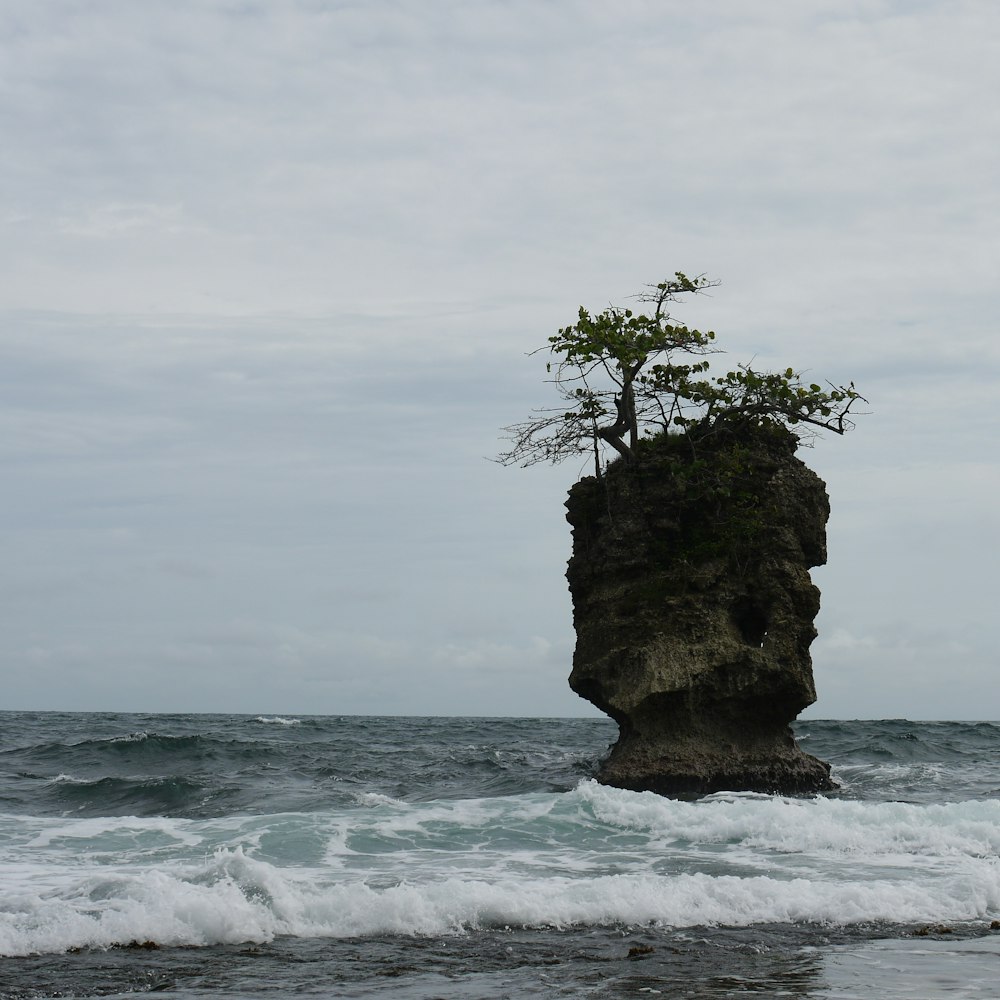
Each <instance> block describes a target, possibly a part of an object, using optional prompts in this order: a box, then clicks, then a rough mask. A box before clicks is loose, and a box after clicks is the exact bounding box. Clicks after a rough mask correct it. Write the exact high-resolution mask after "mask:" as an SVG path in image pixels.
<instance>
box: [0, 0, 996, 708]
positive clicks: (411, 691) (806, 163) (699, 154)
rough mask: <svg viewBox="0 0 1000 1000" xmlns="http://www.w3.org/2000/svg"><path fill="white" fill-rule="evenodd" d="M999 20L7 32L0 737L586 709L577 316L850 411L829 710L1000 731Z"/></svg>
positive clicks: (454, 11) (226, 14) (575, 16)
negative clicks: (97, 727) (558, 352)
mask: <svg viewBox="0 0 1000 1000" xmlns="http://www.w3.org/2000/svg"><path fill="white" fill-rule="evenodd" d="M998 93H1000V5H998V4H995V3H993V2H990V0H939V2H935V0H901V2H894V0H884V2H883V0H828V2H827V0H772V2H770V3H768V4H751V3H746V2H739V0H717V2H713V3H702V4H692V3H690V2H685V3H680V2H674V0H620V2H618V3H615V4H609V3H606V2H603V0H560V2H558V3H555V2H547V0H431V2H428V0H363V2H350V0H344V2H336V0H323V2H321V0H197V2H195V0H144V2H143V3H141V4H140V3H135V2H133V0H98V2H93V0H49V2H46V3H44V4H41V3H28V2H23V0H0V130H2V132H0V134H2V136H3V141H2V143H0V273H2V275H3V280H2V281H0V427H2V433H0V456H2V458H0V461H2V470H3V489H2V491H0V535H2V550H3V552H4V558H3V560H2V563H0V676H2V685H0V709H3V708H6V709H25V710H94V711H141V712H191V711H203V712H233V713H239V712H249V713H261V714H291V713H298V714H306V713H310V714H338V715H339V714H370V715H390V714H394V715H395V714H412V715H515V716H574V715H583V716H586V715H596V714H597V713H596V710H595V709H593V708H592V707H591V706H589V705H588V704H587V703H586V702H584V701H581V700H580V699H579V698H577V696H576V695H574V694H573V693H572V692H571V691H570V690H569V688H568V685H567V682H566V678H567V676H568V674H569V670H570V665H571V658H572V650H573V628H572V615H571V604H570V599H569V594H568V591H567V587H566V583H565V579H564V572H565V565H566V560H567V559H568V557H569V555H570V534H569V526H568V525H567V524H566V522H565V518H564V515H565V511H564V509H563V502H564V499H565V495H566V490H567V489H568V488H569V486H570V485H572V483H573V482H574V481H575V480H576V479H577V478H578V477H579V476H580V475H583V474H586V473H587V471H588V469H587V468H586V467H585V466H584V465H582V464H580V465H578V464H576V463H574V462H568V463H566V464H564V465H562V466H556V467H535V468H530V469H519V468H504V467H501V466H499V465H497V464H496V463H494V462H492V461H490V458H491V456H494V455H496V454H497V453H498V451H500V450H501V449H502V448H503V445H504V442H503V440H502V438H501V431H500V428H501V427H503V426H504V425H507V424H511V423H514V422H516V421H519V420H523V419H525V418H527V417H528V416H529V415H530V413H531V411H532V409H533V408H535V407H540V406H545V405H547V404H549V403H551V402H552V401H553V400H552V398H551V397H550V395H549V392H550V391H551V387H550V386H547V385H546V384H545V382H544V378H545V373H544V362H543V360H542V358H541V357H540V356H534V357H531V356H530V355H529V352H531V351H533V350H534V349H535V348H537V347H539V346H542V345H544V344H545V342H546V338H547V337H549V336H550V335H551V334H553V333H554V332H555V331H556V330H557V329H558V328H559V327H561V326H563V325H565V324H567V323H569V322H571V321H572V320H573V319H574V318H575V316H576V311H577V308H578V307H579V306H580V305H585V306H587V307H588V308H591V309H595V310H597V309H601V308H603V307H605V306H606V305H608V304H609V303H627V302H628V301H629V296H631V295H633V294H635V293H636V292H638V291H640V290H641V289H642V288H644V287H645V286H646V285H648V284H650V283H655V282H657V281H659V280H661V279H663V278H664V277H666V276H669V275H672V274H673V272H675V271H678V270H681V271H684V272H686V273H688V274H705V275H707V276H709V277H711V278H717V279H719V280H720V281H721V284H720V285H719V286H718V287H717V288H714V289H713V290H712V291H711V294H710V295H706V296H700V297H698V298H696V299H694V300H690V301H689V302H688V303H685V304H683V305H679V306H678V307H677V308H676V310H675V313H676V315H677V316H678V318H680V319H681V320H683V321H685V322H687V323H689V324H691V325H694V326H697V327H699V328H701V329H706V328H708V329H714V330H715V331H716V332H717V335H718V343H719V344H720V346H722V347H723V348H724V349H726V350H727V352H728V354H727V355H726V358H725V360H726V362H728V363H729V366H730V367H733V366H735V365H736V364H737V363H738V362H741V361H749V360H751V359H754V363H755V364H756V365H758V366H760V367H771V368H779V369H784V368H785V367H787V366H792V367H794V368H796V369H801V370H804V371H806V372H807V373H809V378H810V380H811V379H816V380H817V381H825V380H827V379H829V380H830V381H833V382H836V383H844V382H848V381H850V380H853V381H854V382H855V384H856V385H857V387H858V389H859V390H860V391H861V392H862V393H863V394H864V395H865V396H866V397H867V399H868V400H869V406H868V407H867V408H866V409H867V411H868V412H867V414H866V415H865V416H864V417H862V418H860V419H859V421H858V426H857V429H856V430H855V431H853V432H852V433H851V434H850V435H847V436H845V437H843V438H840V437H836V436H829V437H828V438H826V439H823V440H819V441H817V442H815V444H814V445H813V447H811V448H808V449H803V450H802V451H801V452H800V455H801V457H803V459H804V460H805V461H806V462H807V464H809V465H810V466H811V467H812V468H813V469H815V470H816V471H817V472H818V473H819V474H820V475H821V476H822V477H823V479H824V480H825V481H826V482H827V484H828V489H829V493H830V496H831V504H832V516H831V520H830V524H829V529H828V541H829V562H828V564H827V565H826V566H824V567H821V568H818V569H815V570H814V571H813V579H814V581H815V582H816V584H817V585H818V586H819V587H820V589H821V590H822V594H823V597H822V604H823V606H822V611H821V613H820V616H819V618H818V620H817V627H818V629H819V638H818V639H817V640H816V641H815V643H814V644H813V647H812V653H813V664H814V670H815V675H816V684H817V689H818V692H819V699H818V701H817V703H816V704H815V705H814V706H812V707H811V708H810V709H808V710H807V712H806V713H805V715H806V717H811V718H848V719H850V718H890V717H891V718H899V717H908V718H913V719H936V718H940V719H1000V684H997V683H996V674H997V666H998V662H997V660H998V656H997V649H998V648H1000V616H998V615H997V614H996V612H995V606H996V604H997V598H998V596H1000V595H998V587H997V583H996V569H995V567H996V559H997V551H998V536H1000V531H998V524H1000V515H998V512H997V501H996V498H997V496H998V495H1000V464H998V458H1000V456H998V445H997V441H998V440H1000V422H998V416H997V405H996V404H997V391H998V387H1000V346H998V336H997V331H996V322H997V316H998V315H1000V289H998V281H997V274H998V264H1000V242H998V237H1000V186H998V184H997V177H998V176H1000V102H998V101H997V94H998Z"/></svg>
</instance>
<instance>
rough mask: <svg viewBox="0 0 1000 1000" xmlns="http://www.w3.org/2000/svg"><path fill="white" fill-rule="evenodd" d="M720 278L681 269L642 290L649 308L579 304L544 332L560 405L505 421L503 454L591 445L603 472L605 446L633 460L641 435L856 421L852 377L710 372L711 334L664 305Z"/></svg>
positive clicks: (546, 454)
mask: <svg viewBox="0 0 1000 1000" xmlns="http://www.w3.org/2000/svg"><path fill="white" fill-rule="evenodd" d="M718 284H719V282H718V281H710V280H709V279H707V278H705V277H704V276H699V277H696V278H688V277H687V276H686V275H685V274H683V273H681V272H680V271H678V272H676V273H675V275H674V277H673V278H672V279H670V280H667V281H661V282H660V283H659V284H657V285H654V286H651V287H650V288H649V289H647V291H646V292H644V293H642V294H640V295H639V296H637V299H638V301H639V302H641V303H645V304H648V305H650V306H651V307H652V308H651V309H650V311H649V312H648V313H644V312H636V311H634V310H632V309H629V308H620V307H618V306H610V307H609V308H607V309H605V310H604V311H603V312H601V313H598V314H597V315H596V316H595V315H591V313H589V312H588V311H587V310H586V309H584V308H583V307H582V306H581V307H580V310H579V313H578V315H577V320H576V322H575V323H573V324H572V325H570V326H566V327H563V328H562V329H561V330H559V332H558V333H557V334H556V335H555V336H552V337H549V339H548V348H547V349H548V351H549V354H550V357H549V361H548V362H547V364H546V366H545V369H546V372H547V373H548V374H550V375H551V376H552V378H551V379H549V381H551V382H552V383H553V384H554V385H555V387H556V390H557V391H558V393H559V396H560V399H561V401H562V405H561V406H559V407H555V408H550V409H541V410H537V411H535V413H536V415H535V417H534V418H533V419H531V420H526V421H523V422H522V423H518V424H512V425H510V426H509V427H505V428H504V431H505V432H506V433H507V436H508V439H509V440H510V442H511V447H510V449H509V450H507V451H505V452H502V453H501V454H500V455H499V456H498V458H497V461H499V462H500V463H501V464H503V465H514V464H517V465H523V466H528V465H535V464H537V463H539V462H553V463H555V462H561V461H562V460H563V459H566V458H569V457H571V456H573V455H580V454H584V453H586V452H590V451H592V452H593V455H594V462H595V466H596V469H597V473H598V475H600V473H601V465H602V459H604V458H605V456H606V452H607V449H608V448H611V449H613V450H614V451H615V452H616V453H617V455H618V456H620V458H621V460H622V461H624V462H625V463H627V464H633V463H635V462H636V461H637V460H638V455H639V444H640V442H641V440H642V439H643V438H647V437H652V436H656V435H661V434H667V433H677V434H683V435H685V436H687V437H688V438H689V439H690V440H691V441H692V443H693V442H694V441H695V440H698V439H701V438H703V437H704V436H706V435H708V434H712V433H714V432H716V431H719V430H721V429H723V428H729V429H734V430H737V429H743V430H746V429H751V428H767V427H769V426H772V427H773V426H782V427H785V428H789V429H793V430H796V431H799V432H801V431H802V430H808V429H812V428H817V429H821V430H829V431H833V432H834V433H835V434H844V433H845V432H846V431H848V430H849V429H850V428H851V427H853V426H854V424H853V421H852V420H851V417H850V413H851V408H852V406H853V405H854V404H855V403H856V402H857V401H858V400H862V401H864V397H862V396H861V395H860V394H859V393H858V392H857V391H856V390H855V388H854V383H853V382H852V383H851V384H849V385H847V386H842V385H834V384H833V383H828V384H827V388H825V389H824V388H823V387H822V386H820V385H818V384H816V383H815V382H811V383H809V384H806V383H805V382H803V379H802V373H801V372H797V371H795V370H794V369H792V368H787V369H786V370H785V371H784V372H759V371H756V370H755V369H754V368H752V367H751V365H750V364H744V365H739V366H738V367H737V368H736V370H734V371H730V372H727V373H726V374H724V375H711V374H710V371H711V362H710V361H708V360H707V358H706V356H707V355H709V354H715V353H720V352H719V351H718V349H717V348H716V347H715V333H714V332H712V331H710V330H709V331H706V332H702V331H700V330H694V329H691V328H689V327H687V326H685V325H684V324H682V323H677V322H674V321H673V320H672V317H671V316H670V313H669V312H668V310H667V305H668V303H671V302H675V301H677V300H678V299H679V298H681V297H682V296H684V295H686V294H698V293H700V292H703V291H704V290H705V289H706V288H710V287H714V286H715V285H718ZM544 350H546V348H545V347H542V348H539V349H538V351H535V352H532V353H535V354H537V353H539V352H541V351H544Z"/></svg>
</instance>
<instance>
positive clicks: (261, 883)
mask: <svg viewBox="0 0 1000 1000" xmlns="http://www.w3.org/2000/svg"><path fill="white" fill-rule="evenodd" d="M366 806H367V807H366V808H361V809H358V808H356V807H355V808H351V809H341V810H334V811H328V812H325V813H312V814H283V815H274V816H243V817H239V816H230V817H226V818H225V819H224V820H223V819H217V820H203V821H199V820H169V821H168V820H163V819H159V820H152V821H150V820H137V819H135V818H129V817H118V818H104V819H99V820H95V819H76V820H74V819H61V820H58V821H55V822H53V821H51V820H48V821H46V820H44V819H41V818H33V819H31V820H30V822H27V823H22V824H18V823H15V822H13V820H14V819H15V818H14V817H0V823H3V824H4V825H5V828H6V829H7V830H8V831H9V832H10V833H11V839H8V840H7V841H6V843H7V847H5V848H4V849H3V850H2V851H0V875H2V876H3V878H4V884H5V887H6V892H5V896H4V906H3V909H2V911H0V954H4V955H23V954H28V953H32V952H54V951H63V950H66V949H68V948H73V947H97V948H102V947H108V946H110V945H112V944H115V943H127V942H128V941H132V940H152V941H156V942H158V943H160V944H163V945H208V944H217V943H235V942H243V941H248V942H263V941H268V940H271V939H272V938H274V937H275V936H279V935H293V936H300V937H338V938H343V937H357V936H362V935H368V934H402V935H449V934H464V933H466V932H468V931H471V930H476V929H482V928H504V927H508V926H510V927H515V926H518V927H539V928H566V927H573V926H598V925H601V926H608V925H615V926H617V925H621V926H633V927H634V926H639V925H649V924H652V925H655V926H662V927H691V926H698V925H728V926H747V925H750V924H757V923H775V922H778V923H785V922H798V923H803V922H808V923H817V924H828V925H850V924H858V923H870V922H887V923H891V924H899V923H902V924H906V923H913V922H926V921H935V922H948V923H958V922H962V921H977V920H984V919H989V918H992V917H995V916H996V915H997V913H998V911H1000V861H998V853H1000V803H998V802H997V801H995V800H984V801H969V802H962V803H954V804H941V805H929V806H920V805H912V804H906V803H890V802H875V803H870V802H869V803H865V802H856V801H844V800H837V799H824V798H816V799H782V798H770V797H767V796H754V795H720V796H713V797H710V798H708V799H703V800H701V801H698V802H679V801H674V800H670V799H664V798H661V797H659V796H655V795H651V794H648V793H635V792H628V791H622V790H618V789H611V788H605V787H603V786H600V785H597V784H596V783H593V782H590V781H587V782H583V783H581V784H580V785H579V786H578V787H577V788H576V789H575V790H574V791H572V792H568V793H563V794H544V793H535V794H530V795H523V796H507V797H498V798H493V799H467V800H447V801H443V800H438V801H432V802H417V803H406V802H401V801H397V800H394V799H391V798H389V797H388V796H384V797H382V796H380V797H377V798H372V799H370V800H368V802H367V803H366ZM19 845H20V846H19ZM60 852H62V853H61V857H62V863H61V864H60V865H59V866H58V872H57V870H56V865H55V863H56V861H57V860H58V859H59V857H60ZM40 863H44V865H45V866H47V868H48V871H49V874H48V876H47V877H41V878H39V875H40V870H39V869H38V868H37V865H38V864H40Z"/></svg>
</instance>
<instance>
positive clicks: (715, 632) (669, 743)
mask: <svg viewBox="0 0 1000 1000" xmlns="http://www.w3.org/2000/svg"><path fill="white" fill-rule="evenodd" d="M795 444H796V442H795V438H794V437H793V436H792V435H791V434H789V433H788V432H786V431H783V430H780V429H770V430H767V431H755V432H753V434H747V433H743V434H742V435H741V436H740V437H737V436H735V435H733V434H722V433H715V434H713V435H711V436H709V437H706V438H704V439H703V440H701V441H699V442H697V443H696V446H695V448H694V449H692V448H691V446H690V443H689V442H687V441H686V440H685V439H683V438H662V439H660V440H658V441H656V442H652V443H649V444H646V445H644V446H643V448H642V452H641V457H640V461H639V462H638V463H637V464H635V465H633V466H624V465H621V464H617V465H614V466H612V467H611V468H609V469H608V471H607V473H606V474H605V475H604V476H603V477H602V478H601V479H596V478H593V477H589V478H586V479H583V480H581V481H580V482H578V483H577V484H576V485H575V486H574V487H573V488H572V489H571V490H570V494H569V499H568V501H567V503H566V507H567V520H568V521H569V522H570V524H571V525H572V527H573V557H572V559H571V560H570V562H569V567H568V569H567V574H566V576H567V579H568V580H569V585H570V592H571V594H572V597H573V618H574V624H575V627H576V636H577V642H576V651H575V653H574V657H573V672H572V674H571V676H570V686H571V687H572V688H573V690H574V691H576V692H577V693H578V694H579V695H581V696H582V697H584V698H586V699H588V700H589V701H591V702H593V703H594V704H595V705H596V706H597V707H598V708H600V709H601V710H602V711H604V712H606V713H607V714H608V715H610V716H611V717H612V718H613V719H615V721H616V722H617V723H618V726H619V730H620V734H619V739H618V742H617V743H616V744H615V746H614V747H613V748H612V751H611V754H610V756H609V757H608V759H607V760H606V761H605V762H604V764H603V765H602V767H601V770H600V772H599V774H598V780H600V781H602V782H604V783H605V784H609V785H615V786H618V787H621V788H631V789H635V790H651V791H655V792H659V793H661V794H664V795H677V794H703V793H708V792H714V791H720V790H724V789H729V790H749V791H759V792H781V793H802V792H814V791H821V790H826V789H831V788H834V787H836V786H835V785H834V783H833V782H832V781H831V780H830V768H829V766H828V765H827V764H824V763H823V762H822V761H819V760H817V759H816V758H815V757H811V756H809V755H808V754H806V753H804V752H803V751H802V750H800V749H799V747H798V746H797V745H796V743H795V741H794V739H793V737H792V732H791V729H790V728H789V723H791V721H792V720H793V719H795V717H796V716H797V715H798V714H799V712H801V711H802V709H804V708H805V707H806V706H807V705H810V704H812V702H814V701H815V700H816V691H815V687H814V685H813V677H812V661H811V659H810V656H809V645H810V643H811V642H812V640H813V639H814V638H815V636H816V630H815V627H814V625H813V621H814V619H815V617H816V614H817V612H818V611H819V591H818V590H817V588H816V587H815V586H813V584H812V582H811V580H810V578H809V572H808V571H809V568H810V567H812V566H818V565H821V564H823V563H824V562H825V561H826V521H827V518H828V516H829V502H828V499H827V494H826V488H825V485H824V483H823V481H822V480H821V479H820V478H819V477H818V476H817V475H816V474H815V473H814V472H812V471H811V470H810V469H808V468H807V467H806V466H805V465H804V464H803V463H802V462H801V461H799V459H797V458H796V457H795V454H794V451H795Z"/></svg>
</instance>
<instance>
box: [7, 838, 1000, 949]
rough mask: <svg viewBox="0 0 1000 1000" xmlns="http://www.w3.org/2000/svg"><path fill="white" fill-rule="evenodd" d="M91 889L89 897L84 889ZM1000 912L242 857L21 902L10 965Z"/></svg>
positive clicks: (626, 879)
mask: <svg viewBox="0 0 1000 1000" xmlns="http://www.w3.org/2000/svg"><path fill="white" fill-rule="evenodd" d="M81 890H85V891H81ZM998 905H1000V872H997V871H996V869H994V870H993V872H992V877H991V878H990V879H988V880H984V879H982V878H979V879H976V880H973V879H971V878H969V877H967V876H966V877H963V876H955V877H953V878H951V879H948V880H945V881H943V882H942V883H939V884H936V885H928V884H913V883H910V882H894V881H891V880H875V881H868V882H863V883H858V882H829V881H816V880H810V879H803V878H796V879H789V880H782V879H779V878H774V877H771V876H766V875H759V876H752V877H737V876H727V875H719V876H715V875H710V874H705V873H692V874H678V875H655V874H654V875H650V874H623V875H608V876H603V877H598V878H592V879H574V878H567V877H561V878H521V879H515V878H506V879H496V880H485V879H473V878H461V877H448V878H442V879H439V880H437V881H434V882H428V883H423V884H412V883H408V882H405V881H400V882H399V883H398V884H396V885H393V886H388V887H384V888H373V887H372V886H370V885H368V884H366V883H365V882H363V881H357V882H350V883H344V884H333V885H325V886H323V885H320V886H317V885H316V882H315V873H308V872H306V873H303V872H294V871H288V870H279V869H278V868H276V867H274V866H272V865H269V864H267V863H265V862H261V861H257V860H254V859H253V858H251V857H248V856H247V855H246V854H245V853H244V852H243V851H242V849H237V850H233V851H220V852H218V853H217V854H216V856H215V857H214V859H213V860H212V861H211V863H210V864H209V865H207V866H206V867H204V868H203V869H201V870H200V871H192V872H189V873H187V874H179V873H170V872H163V871H148V872H144V873H141V874H124V873H119V874H118V875H116V876H115V877H114V878H113V879H108V878H106V877H103V878H102V877H101V876H94V877H93V878H91V879H90V880H89V881H88V883H87V884H86V885H85V886H81V887H78V888H77V891H76V892H74V894H73V895H66V894H63V895H61V896H56V897H54V896H53V895H51V894H47V895H45V896H41V895H38V896H34V897H33V898H30V899H29V898H26V897H23V896H22V897H21V898H20V899H16V900H14V901H13V903H8V905H7V907H6V908H5V911H4V912H3V913H0V955H4V956H17V955H28V954H38V953H53V952H62V951H66V950H69V949H71V948H108V947H110V946H112V945H116V944H125V943H128V942H130V941H134V940H139V941H147V940H148V941H153V942H156V943H157V944H159V945H162V946H206V945H213V944H238V943H243V942H253V943H263V942H267V941H271V940H273V939H274V938H275V937H277V936H281V935H291V936H296V937H307V938H322V937H335V938H349V937H361V936H367V935H377V934H390V935H391V934H396V935H433V936H440V935H456V934H465V933H467V932H469V931H473V930H480V929H489V928H497V929H503V928H510V927H518V928H552V929H566V928H569V927H579V926H623V927H635V926H650V925H652V926H658V927H670V928H678V927H694V926H733V927H741V926H749V925H751V924H764V923H766V924H773V923H813V924H825V925H846V924H857V923H878V922H884V923H892V924H900V923H903V924H905V923H919V922H924V921H942V920H943V921H948V922H952V923H954V922H959V921H978V920H983V919H985V918H987V917H988V915H989V914H990V913H992V912H994V911H995V909H996V907H997V906H998Z"/></svg>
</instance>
